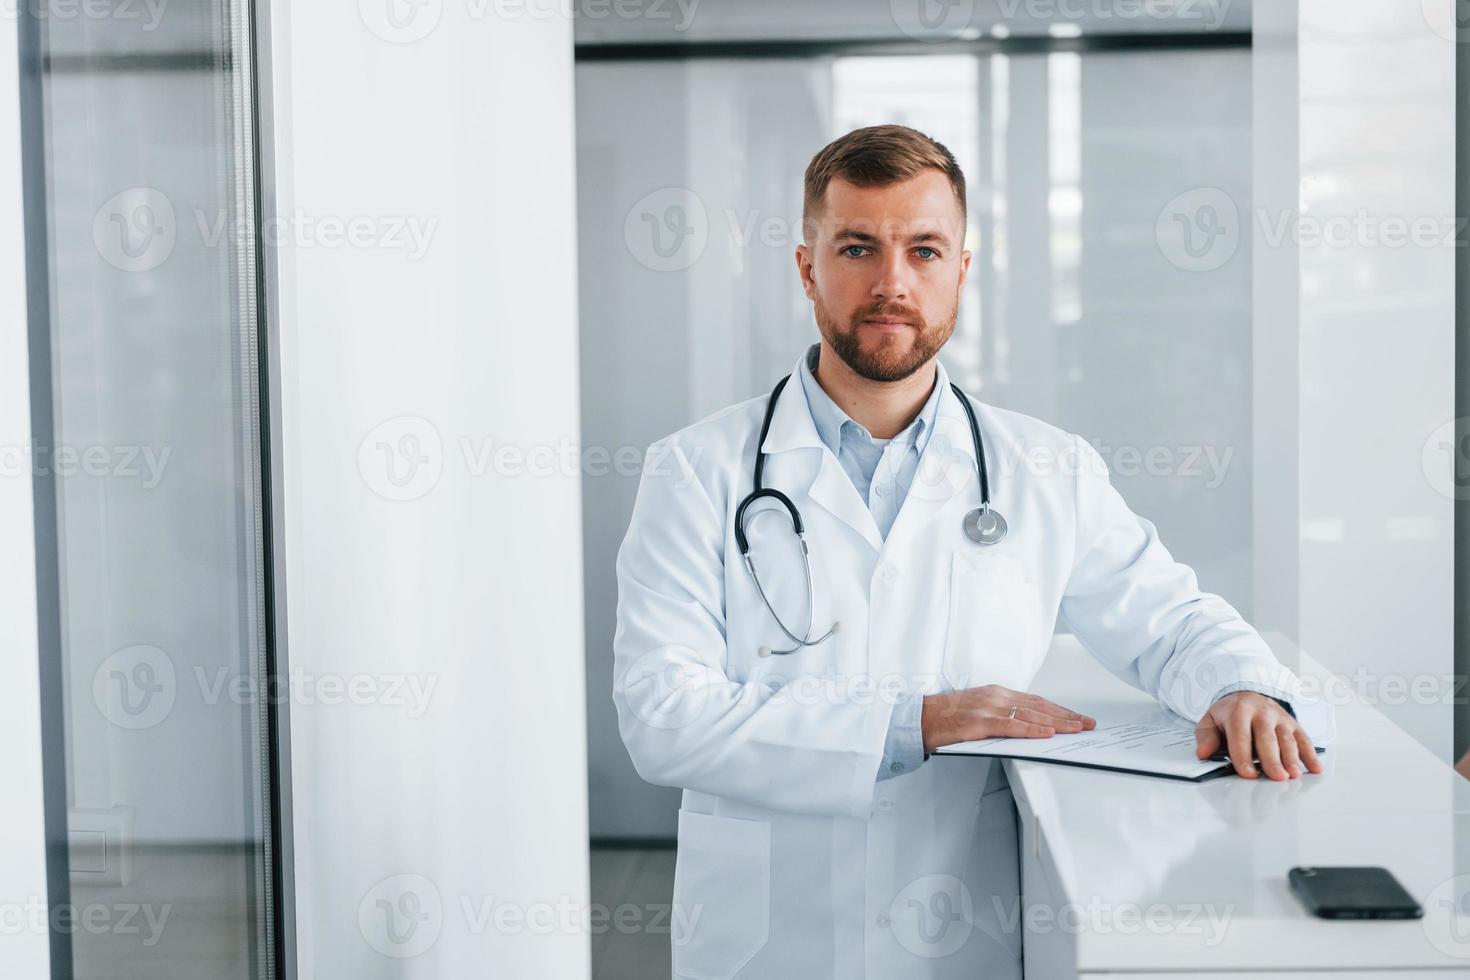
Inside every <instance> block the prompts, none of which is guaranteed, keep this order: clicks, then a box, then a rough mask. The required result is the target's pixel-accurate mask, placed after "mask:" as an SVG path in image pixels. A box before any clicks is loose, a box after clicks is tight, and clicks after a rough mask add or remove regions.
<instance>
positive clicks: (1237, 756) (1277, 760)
mask: <svg viewBox="0 0 1470 980" xmlns="http://www.w3.org/2000/svg"><path fill="white" fill-rule="evenodd" d="M1194 738H1195V743H1196V744H1195V749H1194V752H1195V755H1196V756H1198V757H1199V758H1201V759H1207V758H1209V757H1210V756H1211V755H1214V754H1215V753H1216V752H1218V751H1220V746H1221V745H1222V744H1223V745H1225V746H1227V749H1226V752H1227V754H1228V755H1229V756H1230V761H1231V763H1232V764H1233V765H1234V766H1235V771H1236V772H1237V773H1238V774H1239V775H1241V776H1243V777H1245V778H1246V779H1255V778H1256V767H1255V764H1254V763H1253V762H1252V761H1251V760H1252V759H1253V758H1257V759H1260V760H1261V769H1262V770H1263V771H1264V772H1265V773H1266V775H1267V776H1270V777H1271V778H1272V779H1295V778H1296V777H1298V776H1300V775H1301V773H1302V770H1301V767H1302V764H1303V763H1305V764H1306V767H1307V769H1309V770H1310V771H1312V772H1314V773H1320V772H1321V771H1322V762H1321V760H1320V759H1318V758H1317V750H1316V748H1315V747H1313V745H1312V740H1311V739H1309V738H1307V733H1306V732H1305V731H1303V730H1302V727H1301V726H1300V725H1298V724H1297V721H1296V719H1295V718H1293V717H1292V716H1291V713H1290V712H1288V711H1287V710H1286V709H1285V708H1283V707H1281V705H1280V704H1278V703H1277V702H1276V701H1275V700H1274V699H1272V698H1268V697H1267V696H1266V695H1264V694H1258V693H1256V692H1255V691H1235V692H1233V693H1231V694H1227V695H1225V696H1224V697H1223V698H1221V699H1220V700H1218V701H1216V702H1215V703H1214V704H1212V705H1210V710H1209V711H1207V712H1205V716H1204V717H1203V718H1201V719H1200V721H1199V724H1198V725H1196V726H1194Z"/></svg>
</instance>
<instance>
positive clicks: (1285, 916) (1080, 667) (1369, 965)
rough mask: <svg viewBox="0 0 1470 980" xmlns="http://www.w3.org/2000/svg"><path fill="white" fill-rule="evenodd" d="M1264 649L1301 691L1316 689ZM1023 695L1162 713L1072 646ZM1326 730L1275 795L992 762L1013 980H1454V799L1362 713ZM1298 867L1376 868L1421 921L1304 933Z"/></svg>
mask: <svg viewBox="0 0 1470 980" xmlns="http://www.w3.org/2000/svg"><path fill="white" fill-rule="evenodd" d="M1268 639H1269V640H1272V641H1273V642H1272V646H1273V648H1275V649H1277V651H1278V655H1280V656H1282V659H1283V660H1284V661H1285V662H1287V663H1288V664H1289V665H1290V666H1291V667H1292V668H1293V669H1294V670H1296V671H1297V672H1298V673H1299V674H1301V675H1302V676H1308V675H1310V674H1316V675H1318V676H1320V673H1321V671H1320V668H1319V667H1317V666H1316V665H1315V664H1312V663H1310V662H1309V661H1304V660H1303V659H1301V658H1298V656H1297V655H1295V654H1294V652H1293V653H1282V649H1281V646H1280V645H1278V643H1277V642H1276V641H1277V638H1275V637H1268ZM1299 660H1301V662H1298V661H1299ZM1032 690H1033V691H1035V693H1038V694H1041V695H1043V696H1045V697H1048V698H1050V699H1051V700H1053V701H1055V702H1057V703H1058V704H1061V705H1063V706H1065V707H1068V708H1073V709H1076V710H1079V711H1082V712H1085V713H1087V714H1090V715H1093V716H1094V717H1097V718H1099V719H1103V718H1106V719H1109V720H1115V719H1132V718H1150V717H1154V718H1156V717H1157V714H1158V713H1159V712H1160V709H1159V707H1158V705H1157V703H1156V702H1155V701H1153V699H1151V698H1149V697H1148V696H1146V695H1144V694H1143V693H1141V692H1139V691H1137V690H1135V689H1134V688H1132V687H1130V686H1128V685H1127V684H1125V683H1124V682H1122V681H1120V680H1118V679H1117V678H1115V677H1113V676H1112V675H1111V674H1109V673H1108V672H1107V671H1106V670H1104V669H1103V668H1102V667H1101V666H1100V665H1099V664H1098V663H1097V662H1096V661H1095V660H1094V659H1093V658H1092V657H1091V656H1089V655H1088V654H1087V652H1086V651H1085V650H1083V649H1082V647H1081V645H1080V644H1079V643H1077V641H1076V640H1075V639H1074V638H1072V637H1070V636H1062V637H1058V638H1057V641H1056V643H1055V645H1054V646H1053V648H1052V651H1051V653H1050V654H1049V656H1048V659H1047V662H1046V664H1045V666H1044V667H1043V669H1042V672H1041V674H1040V675H1039V676H1038V677H1037V679H1036V682H1035V683H1034V684H1033V685H1032ZM1336 713H1337V739H1336V741H1335V742H1334V743H1333V745H1332V746H1331V747H1330V748H1329V749H1328V750H1327V751H1326V752H1325V753H1323V754H1322V761H1323V765H1324V769H1325V771H1324V772H1322V773H1321V774H1317V775H1314V774H1312V773H1303V775H1302V776H1301V777H1300V778H1299V779H1294V780H1288V781H1286V782H1275V781H1273V780H1270V779H1268V778H1266V777H1265V776H1264V775H1262V776H1261V777H1260V778H1258V779H1256V780H1246V779H1241V778H1239V777H1236V776H1225V777H1221V778H1218V779H1214V780H1209V781H1206V782H1203V783H1190V782H1184V781H1178V780H1170V779H1159V778H1155V777H1147V776H1136V775H1131V774H1127V773H1115V772H1100V771H1097V770H1088V769H1079V768H1074V767H1070V766H1055V765H1044V764H1041V763H1035V762H1023V761H1017V760H1007V762H1006V771H1007V775H1008V776H1009V778H1010V781H1011V786H1012V790H1013V792H1014V794H1015V798H1016V805H1017V807H1018V809H1019V812H1020V820H1021V849H1022V861H1021V867H1022V892H1023V896H1022V906H1023V908H1024V909H1025V911H1026V915H1027V920H1026V921H1027V923H1028V926H1027V928H1026V932H1025V957H1026V975H1027V976H1028V977H1036V978H1043V980H1054V978H1059V977H1070V976H1076V975H1081V976H1092V975H1099V974H1103V973H1106V974H1107V975H1108V976H1109V977H1110V978H1111V980H1120V978H1126V977H1128V976H1130V975H1132V974H1134V973H1139V974H1142V973H1145V972H1146V973H1147V975H1148V977H1149V978H1150V980H1167V978H1169V977H1175V976H1179V977H1182V976H1192V975H1195V974H1199V973H1203V972H1204V971H1210V973H1209V975H1210V976H1211V977H1212V978H1213V980H1228V978H1229V977H1233V976H1248V975H1249V976H1262V975H1273V974H1275V973H1277V972H1279V971H1286V970H1291V971H1294V972H1292V973H1291V976H1292V977H1293V978H1295V980H1309V978H1312V977H1316V976H1319V974H1318V973H1317V972H1315V971H1319V970H1320V971H1331V975H1333V976H1342V975H1343V973H1342V971H1352V972H1350V973H1348V975H1350V976H1351V975H1355V974H1356V975H1358V976H1364V977H1366V976H1377V975H1381V973H1382V972H1383V971H1385V970H1415V971H1416V972H1414V973H1413V976H1414V977H1415V978H1416V980H1419V978H1440V977H1446V978H1448V977H1457V978H1461V980H1464V978H1465V977H1470V782H1467V781H1466V780H1464V779H1462V778H1461V777H1459V776H1458V775H1457V774H1456V773H1455V772H1454V770H1453V769H1452V768H1451V767H1450V766H1449V765H1448V764H1447V763H1445V762H1443V761H1440V760H1438V759H1436V758H1434V757H1433V756H1432V755H1431V754H1430V753H1429V752H1428V751H1427V750H1426V749H1425V748H1423V746H1421V745H1420V744H1419V743H1418V742H1417V741H1415V740H1414V739H1413V738H1411V737H1409V736H1408V735H1406V734H1405V733H1404V732H1403V731H1402V730H1401V729H1399V728H1397V727H1396V726H1395V725H1393V724H1392V723H1391V722H1389V721H1388V720H1387V719H1386V718H1385V717H1384V716H1383V715H1382V714H1380V713H1379V712H1378V711H1377V710H1376V709H1375V708H1373V707H1370V706H1368V705H1366V704H1364V703H1362V702H1361V701H1358V700H1353V701H1352V702H1351V703H1337V704H1336ZM1312 864H1321V865H1328V864H1377V865H1382V866H1384V867H1386V868H1388V869H1389V870H1390V871H1391V872H1393V874H1394V875H1395V876H1397V877H1398V879H1399V881H1400V882H1402V883H1403V885H1404V886H1405V887H1406V888H1407V889H1408V890H1409V892H1410V893H1411V894H1412V895H1413V896H1414V897H1415V898H1416V899H1418V900H1419V901H1420V902H1421V903H1422V904H1423V905H1424V919H1423V920H1418V921H1403V922H1393V921H1356V922H1354V921H1329V920H1325V919H1318V918H1315V917H1313V916H1311V915H1309V914H1308V913H1307V912H1306V911H1305V909H1304V908H1303V907H1302V906H1301V904H1300V903H1299V902H1298V901H1297V899H1296V897H1295V896H1294V895H1293V894H1292V892H1291V890H1290V887H1289V886H1288V884H1287V880H1286V873H1287V870H1288V869H1289V868H1291V867H1293V866H1294V865H1312ZM1456 875H1459V876H1460V877H1459V878H1458V880H1455V876H1456ZM1456 902H1457V903H1458V909H1459V913H1458V918H1456V917H1453V915H1452V908H1453V907H1454V906H1453V904H1452V903H1456ZM1296 971H1307V972H1296ZM1420 971H1423V972H1420ZM1320 975H1322V976H1326V975H1328V974H1327V973H1323V974H1320Z"/></svg>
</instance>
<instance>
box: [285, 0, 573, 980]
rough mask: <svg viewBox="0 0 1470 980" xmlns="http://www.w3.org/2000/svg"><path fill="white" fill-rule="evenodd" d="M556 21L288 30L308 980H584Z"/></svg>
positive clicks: (289, 504) (378, 0) (291, 541)
mask: <svg viewBox="0 0 1470 980" xmlns="http://www.w3.org/2000/svg"><path fill="white" fill-rule="evenodd" d="M553 7H555V5H547V4H542V5H540V8H542V9H538V5H537V4H534V3H533V4H524V5H514V6H508V5H496V4H476V3H470V4H451V3H442V4H441V3H438V2H431V3H423V4H418V5H408V4H401V3H388V2H385V0H362V2H360V3H359V2H349V3H289V2H285V0H276V2H273V3H272V4H271V10H270V16H271V25H270V37H269V58H270V63H269V66H268V69H269V75H268V76H267V77H268V85H269V92H268V95H269V99H268V101H269V106H268V108H267V109H266V113H267V114H268V115H270V116H271V117H272V118H271V119H270V120H269V125H270V126H271V131H272V132H273V135H274V147H273V150H272V152H271V153H270V156H269V158H268V159H267V160H266V161H265V162H264V165H263V166H264V169H265V170H266V171H267V172H268V176H267V178H266V179H267V184H268V186H267V196H266V201H267V202H268V203H269V202H273V206H272V210H273V212H274V217H275V219H276V220H277V221H278V222H279V227H278V228H277V229H275V230H276V231H278V232H279V235H278V237H280V238H281V239H283V241H282V243H281V247H280V251H279V255H278V257H277V258H278V265H279V278H278V280H277V281H276V282H275V283H274V286H275V289H274V291H273V297H272V299H273V302H274V305H275V307H276V308H277V310H278V317H279V349H278V354H279V360H280V376H281V377H280V391H279V396H280V419H281V430H282V431H281V439H282V446H281V456H282V468H283V472H282V473H281V474H280V476H281V479H282V480H283V490H284V510H285V513H284V518H285V542H286V551H287V561H286V576H285V589H286V598H287V602H286V616H287V626H286V637H287V640H288V644H287V647H288V649H287V657H288V659H289V663H290V667H291V669H292V671H293V672H295V673H296V680H297V681H298V682H300V683H301V688H300V690H298V691H297V692H296V695H295V697H293V701H292V704H291V720H290V723H291V730H292V739H291V763H292V768H293V784H292V785H293V794H294V799H293V807H294V814H295V821H294V827H295V841H294V845H295V856H296V869H295V870H296V876H295V882H296V900H297V906H298V913H297V927H298V951H299V962H300V966H301V977H302V978H303V980H308V978H321V980H328V978H336V977H344V976H352V977H363V978H368V977H443V978H460V977H471V976H508V977H509V976H527V977H529V976H547V977H579V976H580V977H586V976H588V975H589V974H590V944H589V941H588V935H587V932H586V931H585V929H584V928H583V927H582V925H581V921H582V920H581V918H580V913H581V912H582V911H584V910H585V906H586V903H587V901H588V865H587V846H586V845H587V804H586V780H587V774H586V745H585V741H584V739H585V734H584V732H585V723H584V718H585V702H584V679H583V669H584V665H583V634H582V630H583V626H582V570H581V520H580V513H581V512H580V470H579V463H578V458H577V455H576V444H577V442H578V438H579V433H578V415H579V411H578V356H577V308H576V295H577V289H576V286H577V277H576V241H577V238H576V225H575V204H576V198H575V186H576V185H575V180H574V168H573V147H574V136H573V111H572V105H573V98H572V24H571V21H570V20H569V19H567V18H566V17H564V16H562V15H561V14H560V13H552V12H551V9H550V8H553ZM395 15H398V16H397V19H395ZM272 167H273V168H274V170H273V172H271V168H272ZM354 229H356V230H355V231H354ZM269 231H271V229H268V233H269ZM268 238H269V234H268ZM502 450H504V452H502ZM324 683H330V684H341V685H342V688H341V689H336V688H333V689H332V693H329V692H328V689H327V688H324V687H322V686H321V685H322V684H324ZM354 683H356V684H358V685H359V691H358V694H357V695H353V693H352V690H351V685H352V684H354ZM414 685H417V687H415V686H414ZM313 688H314V689H313ZM342 701H346V702H348V703H341V702H342Z"/></svg>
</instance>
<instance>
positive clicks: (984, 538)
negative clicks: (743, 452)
mask: <svg viewBox="0 0 1470 980" xmlns="http://www.w3.org/2000/svg"><path fill="white" fill-rule="evenodd" d="M790 380H791V375H789V374H788V375H786V377H784V378H782V379H781V380H780V381H778V382H776V387H775V388H773V389H772V390H771V397H770V399H769V400H768V401H767V403H766V417H765V419H764V420H763V421H762V422H761V434H760V439H759V440H758V441H757V442H756V444H755V479H754V481H753V482H754V484H755V486H754V489H753V490H751V492H750V493H749V494H747V495H746V497H745V499H744V500H742V501H740V506H739V507H737V508H736V509H735V544H736V545H737V546H738V547H739V548H740V557H741V558H743V559H744V560H745V568H746V570H747V571H749V572H750V578H751V581H753V582H755V589H756V591H757V592H759V593H760V597H761V601H762V602H764V603H765V604H766V609H767V610H769V611H770V613H771V618H772V619H774V620H775V621H776V625H777V626H779V627H781V632H782V633H785V634H786V636H787V638H788V639H790V640H791V642H793V643H795V644H796V646H794V647H791V648H790V649H788V650H773V649H771V648H770V647H761V648H760V655H761V656H762V657H769V656H770V655H771V654H777V655H780V654H786V653H795V652H796V651H797V650H800V649H801V648H802V647H811V646H816V645H817V644H818V643H821V642H822V641H823V640H825V639H827V638H828V637H830V636H831V635H832V634H833V633H836V632H837V627H838V626H840V625H841V624H840V623H833V624H832V627H831V628H830V629H828V630H827V632H825V633H823V634H822V635H821V636H819V637H817V638H816V639H815V640H814V639H812V638H811V635H812V617H813V615H815V612H816V607H815V605H814V604H813V602H812V595H813V587H812V562H811V554H810V552H809V551H808V549H807V545H806V528H805V527H804V526H803V525H802V523H801V512H800V511H799V510H797V509H796V505H795V504H794V503H792V502H791V498H790V497H788V496H786V495H785V494H784V493H782V492H781V491H780V490H777V489H775V488H773V487H762V486H761V474H762V473H763V472H764V470H765V467H766V454H765V452H764V451H763V450H762V449H761V447H762V446H764V445H765V443H766V433H768V432H769V431H770V429H771V417H772V416H773V415H775V413H776V399H777V398H779V397H780V396H781V389H783V388H785V387H786V382H788V381H790ZM949 387H950V390H951V391H953V392H954V393H955V395H956V396H957V397H958V398H959V400H960V404H961V405H963V406H964V407H965V415H966V417H968V418H969V420H970V439H971V440H972V441H973V442H974V444H975V467H976V468H977V469H978V470H979V471H980V506H979V507H976V508H975V509H974V510H972V511H970V512H969V513H968V514H966V515H965V522H964V528H965V534H966V535H967V536H968V537H969V538H970V540H971V541H974V542H975V543H976V544H998V543H1000V541H1001V539H1002V538H1004V537H1005V536H1006V530H1007V528H1006V521H1005V518H1004V517H1001V516H1000V514H999V512H997V511H996V510H995V509H993V508H992V507H991V506H990V476H989V474H988V473H987V472H986V469H985V443H984V442H983V441H982V440H981V439H980V425H979V423H977V422H976V421H975V409H974V408H973V407H972V406H971V405H970V399H969V398H968V397H967V396H966V395H965V393H964V392H963V391H961V390H960V386H959V385H957V384H953V383H951V384H950V386H949ZM763 497H769V498H770V499H772V500H774V501H776V502H777V503H779V504H780V505H781V506H782V507H784V508H786V513H787V514H789V515H790V516H791V529H792V530H793V531H795V532H796V538H797V541H798V542H799V543H800V544H801V563H802V565H804V566H805V568H806V630H805V631H804V632H803V633H802V635H801V636H797V635H796V634H795V633H793V632H791V630H789V629H787V628H786V623H785V622H783V621H782V619H781V615H780V613H778V612H776V607H775V606H773V605H771V600H770V598H769V597H768V596H767V595H766V590H765V588H764V587H763V586H762V585H761V580H760V576H759V575H757V574H756V572H755V562H754V561H752V560H751V557H750V541H749V540H748V539H747V538H746V536H745V512H746V510H747V509H748V508H749V507H750V505H751V504H753V503H755V502H756V501H757V500H760V499H761V498H763ZM761 513H764V511H762V512H761Z"/></svg>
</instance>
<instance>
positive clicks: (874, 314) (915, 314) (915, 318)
mask: <svg viewBox="0 0 1470 980" xmlns="http://www.w3.org/2000/svg"><path fill="white" fill-rule="evenodd" d="M880 319H881V320H903V321H905V322H906V323H912V324H915V325H917V326H923V324H924V317H923V315H922V314H920V313H919V311H918V310H910V309H907V308H905V307H902V306H899V307H892V306H889V307H883V308H880V309H875V310H864V311H862V312H861V313H858V314H857V315H856V316H854V317H853V320H852V322H853V324H854V325H857V324H859V323H862V322H863V321H864V320H880Z"/></svg>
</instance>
